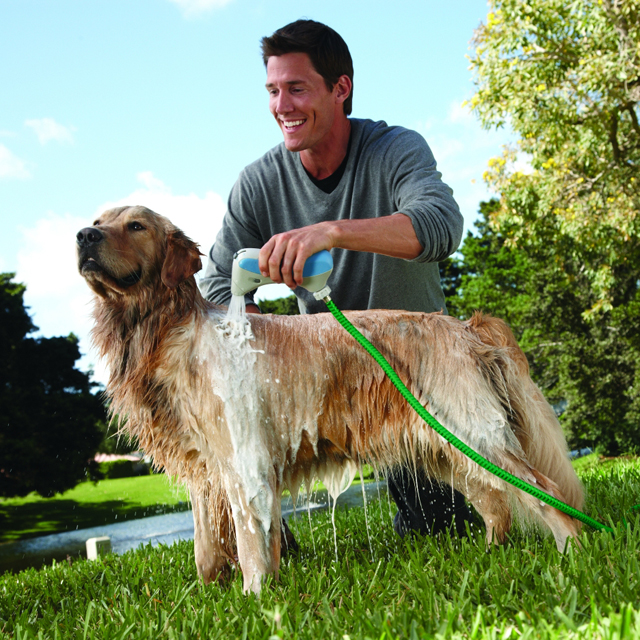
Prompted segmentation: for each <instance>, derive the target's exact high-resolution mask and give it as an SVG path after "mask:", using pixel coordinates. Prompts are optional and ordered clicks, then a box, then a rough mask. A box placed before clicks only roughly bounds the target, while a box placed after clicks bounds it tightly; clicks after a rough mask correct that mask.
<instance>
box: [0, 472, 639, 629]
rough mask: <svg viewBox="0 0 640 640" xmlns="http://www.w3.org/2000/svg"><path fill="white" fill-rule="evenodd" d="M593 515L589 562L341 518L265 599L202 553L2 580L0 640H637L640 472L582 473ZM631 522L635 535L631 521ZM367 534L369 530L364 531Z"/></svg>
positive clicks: (141, 554) (321, 520)
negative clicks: (208, 579)
mask: <svg viewBox="0 0 640 640" xmlns="http://www.w3.org/2000/svg"><path fill="white" fill-rule="evenodd" d="M581 475H582V476H583V480H584V483H585V487H586V490H587V495H588V500H587V509H586V510H587V513H588V514H589V515H590V516H592V517H595V518H598V519H601V520H603V521H605V522H608V523H609V524H611V525H612V526H613V527H614V529H615V533H614V534H613V535H612V534H609V533H606V532H596V531H593V530H587V529H585V530H584V531H583V533H582V535H581V544H582V549H580V550H577V549H574V548H570V549H569V551H568V552H567V553H566V554H564V555H563V554H559V553H558V551H557V550H556V548H555V543H554V541H553V539H552V538H548V537H541V536H539V535H537V534H536V533H533V532H528V533H527V532H524V531H522V530H520V529H518V528H515V529H514V531H513V532H512V534H511V536H510V539H509V541H508V542H507V544H505V545H504V546H502V547H498V548H492V549H490V550H489V551H486V550H485V544H484V536H483V534H484V532H483V530H482V528H481V527H474V528H473V530H472V532H471V537H470V539H468V540H466V539H465V540H458V539H451V538H449V537H448V536H446V535H445V536H439V537H437V538H424V539H419V540H416V541H415V542H414V543H413V544H412V543H411V542H407V541H402V540H400V539H399V538H398V537H397V536H396V535H395V534H394V533H393V531H392V529H391V524H390V511H391V510H392V508H391V505H390V504H389V503H388V502H387V501H386V500H383V501H382V502H381V503H375V504H370V505H369V509H368V512H369V519H368V523H367V522H366V521H365V518H364V511H363V510H362V509H351V510H349V511H338V513H337V514H336V527H337V533H338V560H337V561H336V551H335V549H334V542H333V529H332V525H331V514H330V513H327V512H320V513H316V514H314V515H313V516H312V518H311V525H310V524H309V520H308V519H307V517H306V514H305V515H304V516H303V517H301V518H300V519H298V520H296V521H295V522H293V523H291V527H292V529H293V530H294V532H295V535H296V537H297V538H298V540H299V542H300V544H301V548H302V550H301V552H300V554H299V555H298V556H297V557H290V558H287V559H286V560H285V561H283V563H282V565H281V572H280V579H279V581H277V582H276V581H272V580H270V581H269V582H268V584H267V585H266V586H265V588H264V589H263V593H262V595H261V596H260V597H255V596H253V595H250V596H245V595H244V594H243V593H242V582H241V576H240V575H239V574H237V573H236V574H234V576H233V578H232V580H231V582H230V583H227V584H223V585H218V584H215V585H209V586H207V587H205V586H203V585H202V584H201V583H200V582H199V581H198V580H197V576H196V571H195V566H194V563H193V543H191V542H181V543H178V544H176V545H173V546H171V547H166V546H161V547H157V548H151V547H149V546H148V547H145V548H143V549H140V550H137V551H135V552H129V553H127V554H125V555H123V556H115V555H109V556H107V557H105V558H103V559H101V560H98V561H94V562H90V561H86V560H79V561H77V562H74V563H73V564H72V565H71V566H70V565H69V564H68V563H67V562H64V563H59V564H56V565H54V566H51V567H48V568H46V569H42V570H40V571H36V570H34V569H30V570H28V571H24V572H22V573H20V574H18V575H9V574H6V575H4V576H2V577H0V637H1V638H16V639H17V640H19V639H23V638H38V637H41V638H64V639H67V638H82V639H84V638H105V639H106V638H108V639H118V638H141V639H142V638H145V639H146V638H225V639H226V638H250V639H252V640H253V639H255V638H264V639H268V638H300V639H303V638H338V639H343V640H344V638H345V637H348V638H350V639H351V640H354V639H356V638H371V639H375V640H395V639H396V638H411V639H412V638H426V637H429V638H431V637H435V638H477V639H484V638H487V639H489V638H491V639H493V638H496V639H497V638H576V639H578V638H580V639H581V638H589V639H591V638H593V639H595V638H611V639H614V638H616V639H617V638H640V566H639V563H640V517H639V516H638V515H637V514H636V515H630V513H629V509H630V508H631V507H633V506H634V505H635V504H637V503H639V502H640V463H638V461H637V460H628V461H621V462H617V463H614V464H606V465H602V466H598V465H595V466H590V467H588V468H587V469H586V470H585V471H584V472H581ZM623 518H626V519H627V523H626V525H625V524H624V523H623V522H622V519H623ZM367 525H368V526H367Z"/></svg>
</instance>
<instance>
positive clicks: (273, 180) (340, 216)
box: [200, 118, 463, 313]
mask: <svg viewBox="0 0 640 640" xmlns="http://www.w3.org/2000/svg"><path fill="white" fill-rule="evenodd" d="M440 177H441V174H440V173H439V172H438V171H437V169H436V162H435V159H434V157H433V154H432V153H431V150H430V149H429V146H428V145H427V143H426V142H425V140H424V138H422V136H420V135H419V134H418V133H416V132H415V131H411V130H408V129H403V128H402V127H389V126H387V124H386V123H385V122H382V121H381V122H373V121H371V120H359V119H355V118H352V119H351V144H350V150H349V157H348V159H347V164H346V168H345V171H344V175H343V176H342V178H341V180H340V183H339V184H338V186H337V187H336V188H335V189H334V191H333V192H332V193H329V194H327V193H324V192H323V191H322V190H321V189H319V188H318V187H317V186H316V185H314V184H313V182H312V181H311V179H310V178H309V176H308V175H307V174H306V172H305V170H304V167H303V166H302V162H301V160H300V156H299V154H298V153H294V152H290V151H287V149H286V148H285V146H284V143H282V144H280V145H278V146H277V147H274V148H273V149H271V150H270V151H269V152H267V153H266V154H265V155H264V156H263V157H262V158H260V159H259V160H257V161H256V162H254V163H252V164H250V165H249V166H248V167H246V168H245V169H244V170H243V171H242V173H241V174H240V177H239V178H238V181H237V182H236V184H235V185H234V187H233V189H232V191H231V195H230V196H229V204H228V210H227V213H226V215H225V217H224V221H223V224H222V229H221V230H220V232H219V233H218V237H217V238H216V241H215V243H214V245H213V247H212V248H211V251H210V252H209V260H208V263H207V266H206V270H205V274H204V277H203V278H202V279H201V281H200V289H201V290H202V293H203V295H204V296H205V297H206V298H208V299H209V300H211V301H213V302H215V303H217V304H223V305H227V304H229V301H230V298H231V292H230V286H231V265H232V260H233V255H234V253H235V252H236V251H237V250H238V249H241V248H243V247H261V246H262V245H263V244H264V243H265V242H266V241H267V240H269V238H271V236H273V235H275V234H277V233H282V232H284V231H289V230H291V229H297V228H299V227H304V226H307V225H310V224H314V223H316V222H322V221H325V220H345V219H361V218H375V217H380V216H385V215H390V214H392V213H396V212H402V213H404V214H406V215H408V216H409V217H410V218H411V221H412V223H413V228H414V230H415V232H416V235H417V237H418V240H419V241H420V244H421V245H422V247H423V251H422V253H421V254H420V255H419V256H418V257H417V258H416V259H414V260H402V259H399V258H390V257H387V256H382V255H378V254H374V253H363V252H354V251H346V250H343V249H333V250H332V251H331V254H332V256H333V261H334V268H333V273H332V274H331V277H330V278H329V281H328V283H327V284H328V285H329V286H330V287H331V297H332V299H333V300H334V302H335V303H336V305H337V306H338V308H339V309H343V310H346V309H406V310H408V311H427V312H430V311H439V310H441V309H442V310H445V301H444V295H443V293H442V287H441V285H440V275H439V271H438V264H437V263H438V262H439V261H441V260H443V259H445V258H446V257H447V256H449V255H451V254H452V253H453V252H454V251H455V250H456V249H457V247H458V244H459V243H460V239H461V237H462V225H463V219H462V215H461V214H460V210H459V209H458V205H457V204H456V202H455V200H454V199H453V196H452V191H451V189H450V188H449V187H448V186H447V185H446V184H444V183H443V182H442V181H441V179H440ZM295 293H296V295H297V296H298V302H299V306H300V310H301V311H302V312H303V313H317V312H320V311H326V306H325V304H324V302H322V301H320V302H318V301H316V300H315V299H314V298H313V295H312V294H310V293H309V292H307V291H306V290H305V289H302V288H301V287H298V288H297V289H296V291H295ZM250 300H252V295H249V296H247V301H250Z"/></svg>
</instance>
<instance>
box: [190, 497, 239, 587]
mask: <svg viewBox="0 0 640 640" xmlns="http://www.w3.org/2000/svg"><path fill="white" fill-rule="evenodd" d="M189 493H190V495H191V505H192V507H193V530H194V531H193V533H194V536H193V542H194V553H195V561H196V567H197V569H198V575H199V576H200V577H201V578H202V580H203V581H204V583H205V584H209V583H210V582H213V581H214V580H217V579H223V578H225V577H226V576H227V575H228V573H229V569H230V567H229V561H230V560H231V561H232V560H233V557H232V555H231V553H230V552H229V549H232V546H233V540H232V536H233V532H232V531H231V527H230V524H231V523H230V522H229V506H228V503H226V504H222V502H221V500H222V498H223V497H222V495H221V494H220V493H219V492H216V495H215V496H214V495H213V493H212V492H210V490H209V489H208V488H202V487H199V486H196V485H191V486H190V487H189Z"/></svg>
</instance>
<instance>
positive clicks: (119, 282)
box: [76, 207, 202, 297]
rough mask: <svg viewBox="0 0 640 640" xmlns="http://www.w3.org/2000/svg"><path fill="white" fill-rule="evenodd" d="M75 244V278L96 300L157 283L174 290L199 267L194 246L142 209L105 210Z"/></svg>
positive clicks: (169, 224)
mask: <svg viewBox="0 0 640 640" xmlns="http://www.w3.org/2000/svg"><path fill="white" fill-rule="evenodd" d="M76 241H77V249H78V269H79V271H80V274H81V275H82V276H83V277H84V278H85V280H86V281H87V284H88V285H89V286H90V287H91V289H93V291H94V292H95V293H96V294H98V295H99V296H101V297H109V296H112V295H114V294H115V295H119V294H120V295H128V294H131V295H136V294H137V293H138V291H139V289H140V288H144V287H147V288H148V287H150V286H156V285H157V284H158V283H159V282H160V281H161V282H162V283H163V284H164V285H165V286H167V287H169V288H171V289H174V288H176V287H177V286H178V285H179V284H180V283H181V282H183V281H185V280H186V279H187V278H189V277H191V276H192V275H193V274H194V273H196V272H197V271H199V270H200V269H201V268H202V262H201V261H200V255H201V254H200V252H199V251H198V246H197V245H196V244H195V243H194V242H193V241H191V240H190V239H189V238H187V237H186V236H185V235H184V233H182V231H180V230H179V229H178V228H176V227H175V226H174V225H173V224H172V223H171V222H170V221H169V220H167V218H164V217H163V216H160V215H158V214H157V213H154V212H153V211H151V210H149V209H147V208H145V207H118V208H116V209H110V210H109V211H105V212H104V213H103V214H102V215H101V216H100V217H99V218H98V219H97V220H95V222H94V223H93V225H92V226H91V227H86V228H85V229H81V230H80V231H79V232H78V234H77V236H76Z"/></svg>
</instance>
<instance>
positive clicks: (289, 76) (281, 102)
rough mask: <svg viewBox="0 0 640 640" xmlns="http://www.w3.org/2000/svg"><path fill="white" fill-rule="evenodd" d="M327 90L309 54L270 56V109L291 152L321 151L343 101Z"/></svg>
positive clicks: (268, 89) (268, 88) (268, 74)
mask: <svg viewBox="0 0 640 640" xmlns="http://www.w3.org/2000/svg"><path fill="white" fill-rule="evenodd" d="M337 87H338V85H336V86H335V87H334V88H333V91H329V90H328V89H327V85H326V84H325V82H324V79H323V77H322V76H321V75H320V74H319V73H318V72H317V71H316V70H315V69H314V68H313V65H312V64H311V60H310V58H309V56H308V55H307V54H306V53H286V54H284V55H282V56H271V57H270V58H269V60H268V61H267V91H268V92H269V110H270V111H271V113H272V114H273V117H274V118H275V119H276V121H277V123H278V126H279V127H280V129H281V131H282V134H283V135H284V143H285V146H286V147H287V149H288V150H289V151H304V150H305V149H314V148H318V145H319V143H322V141H323V140H326V139H327V134H328V133H329V132H330V131H331V128H332V126H333V124H334V121H335V118H336V115H338V114H340V113H342V112H343V109H342V100H339V99H338V100H337V99H336V93H337Z"/></svg>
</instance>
